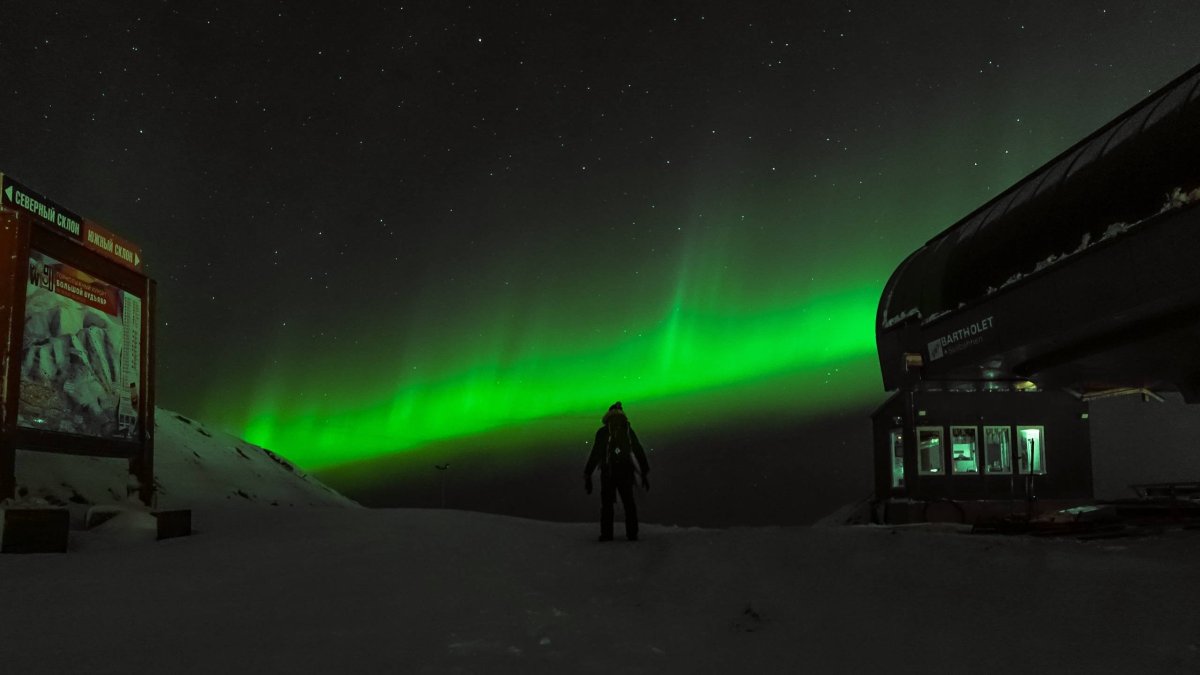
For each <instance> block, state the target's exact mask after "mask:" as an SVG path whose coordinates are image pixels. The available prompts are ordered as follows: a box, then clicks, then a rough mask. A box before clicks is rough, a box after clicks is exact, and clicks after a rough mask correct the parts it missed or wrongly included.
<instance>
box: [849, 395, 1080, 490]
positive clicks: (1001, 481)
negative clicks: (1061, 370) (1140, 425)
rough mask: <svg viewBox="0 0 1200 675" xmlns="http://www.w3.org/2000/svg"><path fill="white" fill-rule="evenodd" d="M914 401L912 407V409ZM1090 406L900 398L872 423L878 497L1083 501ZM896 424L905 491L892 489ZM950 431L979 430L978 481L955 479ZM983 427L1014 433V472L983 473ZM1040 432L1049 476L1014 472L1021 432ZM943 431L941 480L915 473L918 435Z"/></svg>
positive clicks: (1069, 400)
mask: <svg viewBox="0 0 1200 675" xmlns="http://www.w3.org/2000/svg"><path fill="white" fill-rule="evenodd" d="M910 401H911V403H910ZM1087 414H1088V405H1087V404H1086V403H1083V402H1080V401H1078V400H1076V399H1075V398H1073V397H1071V396H1069V395H1067V394H1062V393H1057V392H1036V393H1033V392H973V393H954V392H900V393H898V394H896V395H895V396H894V397H893V398H892V399H890V400H889V401H888V402H887V403H885V404H884V405H883V406H881V407H880V408H879V410H877V411H876V413H875V415H874V416H873V417H874V438H875V484H876V492H875V494H876V497H877V498H887V497H898V498H899V497H904V498H910V499H917V500H936V499H952V500H997V499H999V500H1006V499H1026V498H1027V497H1028V496H1029V492H1028V490H1029V489H1030V488H1032V494H1033V495H1034V496H1036V497H1038V498H1039V499H1083V498H1089V497H1091V496H1092V459H1091V447H1090V433H1089V423H1088V418H1087ZM897 418H899V419H900V421H901V426H902V428H903V438H904V486H903V488H893V487H892V465H891V448H890V443H889V432H890V430H891V429H893V428H896V425H895V421H896V419H897ZM951 426H966V427H973V428H976V429H977V432H976V434H977V438H978V439H979V449H978V452H979V456H978V457H977V460H976V461H977V465H976V466H977V468H978V470H979V473H958V472H955V471H954V468H953V467H954V463H953V461H952V450H951V442H950V439H951V429H950V427H951ZM984 426H1000V427H1008V428H1009V429H1010V432H1009V433H1010V436H1011V442H1010V444H1009V453H1010V460H1011V461H1010V467H1011V468H1010V469H1009V470H1008V471H1007V472H1005V473H986V472H985V471H984V467H983V460H984V458H983V457H982V442H983V427H984ZM1018 426H1041V427H1043V428H1044V430H1045V434H1044V436H1043V437H1042V440H1041V443H1042V451H1043V452H1044V462H1045V473H1044V474H1034V475H1029V474H1022V473H1020V472H1019V471H1018V470H1017V462H1016V443H1017V436H1016V432H1017V429H1016V427H1018ZM920 427H938V428H941V429H942V442H941V443H940V445H939V447H940V452H941V457H942V462H941V467H942V471H941V473H938V474H936V475H922V474H921V472H920V471H919V470H918V443H917V430H918V428H920Z"/></svg>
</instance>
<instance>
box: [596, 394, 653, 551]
mask: <svg viewBox="0 0 1200 675" xmlns="http://www.w3.org/2000/svg"><path fill="white" fill-rule="evenodd" d="M602 422H603V425H602V426H601V427H600V428H599V429H597V430H596V442H595V444H594V445H592V452H591V454H590V455H589V456H588V461H587V466H585V467H584V469H583V488H584V490H586V491H587V493H588V494H589V495H590V494H592V472H593V471H595V470H596V468H597V467H599V468H600V541H612V538H613V504H614V503H615V502H616V501H617V499H616V496H617V495H618V494H619V495H621V505H622V506H623V507H624V509H625V538H626V539H628V540H629V541H637V538H638V520H637V503H636V502H634V500H633V484H634V479H635V475H634V474H635V472H636V471H637V470H638V469H640V470H641V472H642V488H643V489H644V490H646V492H649V491H650V478H649V474H650V463H649V462H647V461H646V452H645V451H644V450H642V444H641V443H640V442H639V441H638V437H637V434H635V433H633V428H631V427H630V426H629V418H628V417H626V416H625V411H624V410H623V409H622V408H621V402H620V401H617V402H616V403H614V404H612V405H611V406H610V407H609V409H608V412H607V413H605V414H604V418H603V420H602ZM634 457H636V458H637V467H634V464H633V462H634Z"/></svg>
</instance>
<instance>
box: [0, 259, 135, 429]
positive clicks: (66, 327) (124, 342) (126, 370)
mask: <svg viewBox="0 0 1200 675" xmlns="http://www.w3.org/2000/svg"><path fill="white" fill-rule="evenodd" d="M141 336H142V302H141V299H140V298H138V297H136V296H134V295H131V294H129V293H126V292H125V291H122V290H121V289H119V288H117V287H115V286H113V285H111V284H108V283H105V282H104V281H102V280H100V279H97V278H95V277H93V276H91V275H89V274H87V273H85V272H83V271H81V270H78V269H76V268H74V267H71V266H69V265H66V264H64V263H61V262H58V261H57V260H54V259H53V258H51V257H49V256H47V255H45V254H43V253H39V252H37V251H33V252H31V254H30V256H29V283H28V286H27V287H26V292H25V337H24V342H23V343H22V347H21V400H20V403H19V405H18V409H17V424H18V425H20V426H22V427H28V428H33V429H45V430H47V431H58V432H63V433H70V434H82V435H86V436H95V437H99V438H123V439H134V438H136V437H137V433H136V432H137V424H138V413H137V411H138V396H139V392H138V387H139V386H140V385H139V383H140V382H141Z"/></svg>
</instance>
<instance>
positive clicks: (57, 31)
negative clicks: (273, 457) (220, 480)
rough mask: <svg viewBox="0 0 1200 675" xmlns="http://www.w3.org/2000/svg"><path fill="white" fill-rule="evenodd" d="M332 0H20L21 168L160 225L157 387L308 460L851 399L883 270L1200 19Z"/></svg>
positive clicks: (7, 50) (1095, 113)
mask: <svg viewBox="0 0 1200 675" xmlns="http://www.w3.org/2000/svg"><path fill="white" fill-rule="evenodd" d="M310 5H311V3H304V5H303V6H301V5H300V4H296V3H282V2H253V3H222V2H216V3H173V2H166V3H163V2H131V3H122V6H121V7H120V8H119V9H116V8H100V7H92V6H82V7H81V6H78V5H77V4H69V3H55V2H48V3H34V4H29V5H28V6H20V7H12V8H6V11H5V16H4V19H5V26H4V27H0V35H2V36H3V39H2V41H0V57H2V60H0V68H2V69H3V70H2V71H0V89H2V90H3V91H4V92H5V96H4V100H3V102H0V111H2V112H3V116H2V117H0V119H2V120H3V125H4V129H5V134H4V141H5V142H4V144H3V146H2V147H3V150H4V152H3V153H2V154H0V162H2V166H0V169H3V170H4V171H5V172H8V173H11V174H13V175H14V176H16V177H18V178H19V179H21V180H22V181H24V182H25V183H27V184H29V185H30V186H32V187H34V188H36V189H38V190H40V191H42V192H44V193H45V194H47V195H50V196H52V197H53V198H54V199H56V200H58V201H60V202H62V203H63V204H66V205H68V206H70V207H72V208H73V209H75V210H77V211H78V212H80V213H82V214H84V215H87V216H89V217H92V218H95V219H97V220H99V221H101V222H103V223H105V224H107V225H108V226H109V227H111V228H112V229H113V230H114V231H116V232H118V233H120V234H122V235H124V236H126V237H127V238H129V239H131V240H133V241H135V242H137V243H138V244H140V245H141V246H142V248H143V251H144V253H145V258H146V260H147V265H148V269H149V272H150V274H151V275H152V276H154V277H155V278H156V279H157V280H158V282H159V300H160V314H159V316H160V319H161V321H162V325H161V326H160V330H159V343H158V363H159V367H158V384H159V393H158V402H159V404H160V405H162V406H164V407H166V408H169V409H172V410H178V411H180V412H181V413H184V414H187V415H189V416H193V417H196V418H198V419H202V420H205V421H206V422H208V423H210V424H214V425H217V426H222V427H225V428H227V429H229V430H230V431H233V432H235V433H238V434H240V435H244V436H245V437H246V438H247V439H248V440H250V441H251V442H254V443H257V444H260V445H263V446H265V447H268V448H270V449H272V450H274V451H276V452H279V453H280V454H282V455H284V456H286V457H288V458H290V459H291V460H293V461H294V462H296V463H297V464H298V465H300V466H301V467H304V468H305V469H308V470H316V471H320V470H326V469H332V468H336V467H338V466H340V465H345V464H354V463H361V462H363V461H366V462H367V463H368V464H369V463H370V461H373V460H376V459H385V458H388V457H393V456H397V455H406V454H407V455H419V454H420V453H421V452H422V451H423V450H425V449H427V448H430V447H437V448H439V449H444V448H446V447H447V446H453V445H454V444H455V443H459V442H461V443H462V444H463V446H464V447H468V446H469V447H471V448H477V449H481V450H479V451H480V452H484V451H485V450H483V449H486V448H495V449H496V450H495V452H501V453H505V454H506V455H510V456H513V457H518V458H519V457H521V456H522V453H523V450H522V449H523V448H526V447H533V446H537V447H542V448H544V447H556V448H561V452H562V453H563V454H564V456H566V455H569V456H570V457H571V461H574V460H575V459H576V458H577V459H578V460H579V461H580V462H582V460H583V457H584V455H585V454H586V453H585V452H584V449H585V446H584V445H583V444H584V443H585V442H586V441H587V440H588V439H589V438H590V435H591V432H592V430H593V426H594V424H595V423H596V421H597V420H598V418H599V415H600V414H601V413H602V412H603V410H604V409H605V408H607V406H608V405H609V404H610V403H611V402H612V401H615V400H622V401H624V402H625V404H626V408H627V410H629V411H630V414H631V416H632V419H633V420H634V424H635V425H636V426H637V427H638V429H639V433H640V434H642V435H643V436H644V437H646V438H647V439H651V442H650V445H651V446H653V447H654V448H655V450H656V452H658V453H660V455H661V454H663V453H668V454H669V453H670V452H672V451H673V448H674V447H675V446H674V440H673V439H676V438H679V437H682V436H683V435H689V434H694V433H695V432H696V431H697V430H703V429H713V430H718V431H719V432H720V433H721V434H724V436H723V437H725V438H728V437H737V438H746V439H747V441H746V443H747V444H748V445H751V446H753V445H755V443H756V442H757V441H755V440H754V439H755V438H756V436H755V434H756V433H757V431H756V430H757V429H760V428H762V427H763V426H764V422H763V421H764V420H769V421H770V426H772V428H774V429H778V428H781V427H787V426H789V425H791V426H794V427H796V428H797V429H799V428H802V427H804V426H805V425H808V424H810V423H811V424H817V423H818V422H819V420H821V419H823V418H827V417H829V416H837V415H845V414H852V415H859V414H860V412H861V411H862V410H863V409H865V408H869V407H870V406H872V405H874V404H875V403H877V402H879V401H881V400H882V398H883V395H884V393H883V392H882V390H881V386H880V383H879V376H878V372H877V370H878V366H877V363H876V361H875V353H874V312H875V307H876V303H877V302H878V294H879V291H880V289H881V288H882V286H883V284H884V282H885V281H886V279H887V277H888V275H889V274H890V273H891V271H892V270H893V269H894V267H895V266H896V264H898V263H899V262H900V261H901V260H902V259H903V258H904V257H905V256H906V255H907V254H908V253H909V252H911V251H912V250H913V249H914V248H916V247H917V246H919V245H920V244H921V243H922V242H924V241H925V240H926V239H927V238H928V237H930V236H932V235H933V234H935V233H937V232H938V231H940V230H942V229H944V228H945V227H947V226H949V225H950V224H952V223H953V222H954V221H955V220H957V219H958V218H960V217H961V216H963V215H965V214H966V213H967V212H969V211H970V210H972V209H973V208H975V207H976V206H978V205H979V204H981V203H982V202H983V201H985V200H986V199H988V198H989V197H990V196H992V195H994V194H996V193H997V192H998V191H1000V190H1003V189H1004V188H1005V187H1007V186H1008V185H1010V184H1011V183H1012V182H1014V181H1016V180H1017V179H1019V178H1020V177H1022V176H1024V175H1025V174H1027V173H1028V172H1029V171H1031V170H1033V169H1035V168H1036V167H1037V166H1039V165H1041V164H1042V163H1043V162H1045V161H1047V160H1049V159H1050V158H1051V157H1053V156H1054V155H1055V154H1057V153H1058V152H1060V151H1061V150H1063V149H1065V148H1066V147H1068V146H1069V145H1070V144H1072V143H1073V142H1075V141H1076V140H1078V139H1079V138H1081V137H1083V136H1084V135H1086V134H1088V133H1090V132H1091V131H1092V130H1094V129H1095V128H1097V127H1098V126H1100V125H1101V124H1103V123H1104V122H1106V121H1107V120H1109V119H1110V118H1112V117H1113V116H1114V115H1116V114H1118V113H1119V112H1121V111H1123V110H1125V109H1126V108H1128V107H1129V106H1130V105H1132V104H1133V103H1135V102H1136V101H1138V100H1140V99H1141V98H1142V97H1143V96H1145V95H1146V94H1147V93H1149V92H1150V91H1152V90H1153V89H1155V88H1157V87H1158V86H1160V85H1162V84H1163V83H1165V82H1167V81H1168V80H1170V79H1171V78H1172V77H1174V76H1176V75H1178V74H1179V73H1181V72H1183V71H1184V70H1186V69H1187V68H1189V67H1191V66H1193V65H1194V64H1195V61H1196V59H1197V56H1198V54H1197V52H1196V49H1195V48H1194V43H1195V40H1194V35H1195V34H1196V29H1197V28H1200V8H1198V7H1196V6H1195V5H1194V4H1191V3H1187V2H1182V1H1176V2H1138V3H1133V2H1128V3H1118V4H1116V5H1109V6H1099V5H1096V4H1095V3H1091V2H1062V3H1039V2H1004V3H992V2H987V3H985V2H889V3H874V2H857V1H856V2H822V3H795V2H751V3H707V2H701V3H637V4H621V5H618V4H615V3H598V4H597V3H592V4H589V5H587V6H572V5H567V4H562V3H526V2H509V3H503V4H499V3H478V4H476V3H460V2H439V3H416V4H404V5H403V6H401V5H397V4H393V3H383V2H380V3H375V2H367V3H356V4H354V5H353V7H352V8H347V7H342V6H323V7H317V6H310ZM735 5H736V6H735ZM13 26H21V27H22V29H21V30H14V29H13V28H11V27H13ZM846 424H850V421H847V422H846ZM862 425H863V427H864V429H865V428H866V426H867V422H866V420H865V419H864V420H863V422H862ZM772 433H774V432H772ZM864 433H865V432H864ZM775 440H776V441H779V442H780V443H783V442H782V441H780V440H779V439H775ZM825 440H827V439H817V440H816V442H815V443H814V446H822V447H823V445H825V442H824V441H825ZM792 443H793V442H792V441H791V440H789V441H787V443H784V444H783V445H786V446H787V447H791V445H788V444H792ZM764 447H765V445H764ZM439 452H440V450H439ZM691 452H693V453H696V454H698V455H703V454H704V451H703V450H702V449H698V448H692V449H691ZM862 452H864V453H865V452H867V450H866V449H865V448H863V449H862ZM564 462H566V460H564ZM764 480H766V479H764ZM868 480H869V477H868V476H863V477H861V483H862V484H863V485H865V484H866V483H867V482H868Z"/></svg>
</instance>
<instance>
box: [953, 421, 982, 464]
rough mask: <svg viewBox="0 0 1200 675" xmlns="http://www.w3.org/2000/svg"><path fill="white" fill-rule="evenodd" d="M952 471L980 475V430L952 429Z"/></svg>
mask: <svg viewBox="0 0 1200 675" xmlns="http://www.w3.org/2000/svg"><path fill="white" fill-rule="evenodd" d="M950 470H951V472H952V473H956V474H960V473H964V474H969V473H976V474H977V473H979V430H978V429H977V428H975V427H950Z"/></svg>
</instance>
